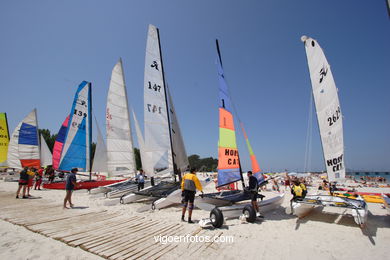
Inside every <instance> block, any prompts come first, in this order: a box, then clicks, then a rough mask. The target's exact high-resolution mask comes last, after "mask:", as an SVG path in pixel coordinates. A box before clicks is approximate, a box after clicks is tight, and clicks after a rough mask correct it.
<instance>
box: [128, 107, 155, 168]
mask: <svg viewBox="0 0 390 260" xmlns="http://www.w3.org/2000/svg"><path fill="white" fill-rule="evenodd" d="M133 118H134V126H135V132H136V134H137V140H138V145H139V152H140V156H141V162H142V169H143V170H144V172H153V165H152V164H151V158H149V157H148V154H149V153H146V152H145V141H144V138H143V136H142V131H141V128H140V127H139V123H138V120H137V117H136V116H135V112H134V110H133Z"/></svg>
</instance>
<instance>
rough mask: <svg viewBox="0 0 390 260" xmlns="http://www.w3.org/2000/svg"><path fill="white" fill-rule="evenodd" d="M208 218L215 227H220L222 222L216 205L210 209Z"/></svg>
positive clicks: (220, 212)
mask: <svg viewBox="0 0 390 260" xmlns="http://www.w3.org/2000/svg"><path fill="white" fill-rule="evenodd" d="M210 220H211V224H212V225H213V227H215V228H220V227H222V224H223V214H222V211H221V210H220V209H219V208H217V207H215V208H213V209H212V210H211V211H210Z"/></svg>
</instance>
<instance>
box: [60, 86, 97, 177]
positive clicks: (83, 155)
mask: <svg viewBox="0 0 390 260" xmlns="http://www.w3.org/2000/svg"><path fill="white" fill-rule="evenodd" d="M91 112H92V106H91V83H90V82H86V81H83V82H82V83H81V84H80V85H79V87H78V89H77V92H76V95H75V97H74V101H73V105H72V109H71V112H70V118H69V124H68V129H67V131H66V135H65V141H64V146H63V148H62V152H61V159H60V166H59V169H60V170H64V171H70V170H71V169H72V168H79V169H80V170H82V171H89V170H90V158H91V142H92V127H91V126H92V122H91Z"/></svg>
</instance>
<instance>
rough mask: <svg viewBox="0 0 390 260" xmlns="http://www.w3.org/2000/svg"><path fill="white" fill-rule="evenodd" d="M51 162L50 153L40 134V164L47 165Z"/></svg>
mask: <svg viewBox="0 0 390 260" xmlns="http://www.w3.org/2000/svg"><path fill="white" fill-rule="evenodd" d="M51 163H52V154H51V152H50V149H49V147H48V146H47V143H46V141H45V139H44V138H43V136H42V134H41V166H48V165H51Z"/></svg>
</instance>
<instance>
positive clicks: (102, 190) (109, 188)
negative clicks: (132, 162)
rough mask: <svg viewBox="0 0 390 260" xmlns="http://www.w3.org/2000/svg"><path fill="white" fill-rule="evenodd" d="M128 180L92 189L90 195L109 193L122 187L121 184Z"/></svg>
mask: <svg viewBox="0 0 390 260" xmlns="http://www.w3.org/2000/svg"><path fill="white" fill-rule="evenodd" d="M128 181H129V180H122V181H119V182H116V183H113V184H109V185H106V186H100V187H98V188H96V189H93V190H91V191H90V194H97V193H106V192H110V191H112V190H114V189H117V188H118V187H120V186H122V185H123V184H125V183H127V182H128Z"/></svg>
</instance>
